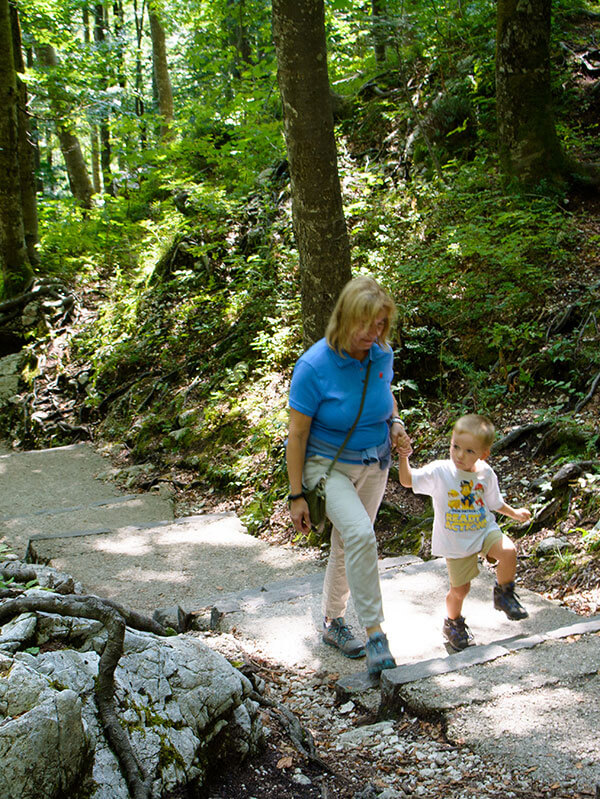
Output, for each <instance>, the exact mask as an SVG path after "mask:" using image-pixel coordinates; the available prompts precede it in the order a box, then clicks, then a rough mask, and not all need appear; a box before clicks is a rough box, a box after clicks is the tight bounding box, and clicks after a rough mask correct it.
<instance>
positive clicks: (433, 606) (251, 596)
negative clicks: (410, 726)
mask: <svg viewBox="0 0 600 799" xmlns="http://www.w3.org/2000/svg"><path fill="white" fill-rule="evenodd" d="M379 568H380V579H381V589H382V595H383V608H384V613H385V622H384V629H385V631H386V633H387V636H388V639H389V642H390V648H391V650H392V654H393V655H394V657H395V658H396V662H397V663H398V664H402V665H404V666H406V664H418V663H420V662H422V661H428V660H431V659H437V658H440V659H442V660H444V661H449V662H452V659H453V658H456V657H457V655H456V654H449V651H448V649H447V648H446V645H445V642H444V640H443V638H442V634H441V629H442V623H443V619H444V615H445V604H444V599H445V596H446V593H447V590H448V587H447V574H446V565H445V562H444V560H443V559H442V558H439V559H435V560H431V561H427V562H423V561H420V560H419V559H418V558H410V557H409V558H405V559H404V558H393V559H384V560H382V561H380V564H379ZM322 580H323V578H322V575H321V576H319V578H317V577H315V578H312V579H311V580H299V581H298V583H297V586H298V590H296V592H295V593H293V592H291V590H290V586H289V585H288V586H287V590H288V591H289V595H288V596H285V595H282V596H281V597H280V598H279V599H277V600H276V601H271V599H270V598H269V597H270V594H271V590H270V586H268V585H267V586H265V588H266V589H267V591H255V592H251V591H246V592H245V593H244V594H243V595H240V596H228V597H226V596H223V597H221V598H219V599H218V600H217V601H216V602H215V603H214V606H215V608H216V610H217V611H218V612H219V614H220V616H221V627H222V629H224V630H228V629H231V628H233V627H235V629H236V632H237V634H241V635H244V636H245V637H246V638H247V639H248V640H249V641H254V642H255V644H256V646H257V647H258V648H260V649H262V650H263V651H264V652H268V653H269V656H270V657H271V658H272V659H275V660H276V661H279V662H280V663H282V664H285V665H286V666H289V667H294V666H297V665H299V664H305V665H307V666H310V667H311V668H315V669H326V670H328V671H329V672H333V673H337V674H338V675H339V677H340V682H341V685H342V687H343V689H344V691H345V692H347V693H351V692H352V691H356V692H362V691H363V690H365V688H368V687H369V686H371V682H370V680H369V679H368V675H367V673H366V671H365V668H366V667H365V661H364V659H361V660H349V659H348V658H345V657H343V656H342V655H341V654H340V653H339V652H338V651H337V650H335V649H333V648H332V647H329V646H326V645H325V644H323V643H322V641H321V637H320V630H321V625H322V611H321V590H322ZM493 585H494V575H493V573H491V572H490V571H487V570H483V569H482V572H481V574H480V575H479V576H478V577H477V578H476V579H475V580H474V581H473V583H472V588H471V593H470V594H469V596H468V597H467V599H466V601H465V615H466V618H467V620H468V623H469V626H470V627H471V630H472V631H473V633H474V635H475V639H476V641H477V642H478V643H479V644H482V645H486V646H488V645H494V644H495V642H498V641H505V640H507V639H510V638H513V637H514V636H521V635H526V636H532V635H536V634H538V633H545V632H547V631H548V630H552V629H556V628H557V627H562V626H565V625H568V624H571V623H572V622H574V621H576V620H577V619H578V617H577V616H576V615H575V614H574V613H572V612H571V611H569V610H567V609H566V608H563V607H560V606H558V605H557V604H555V603H553V602H550V601H548V600H545V599H544V598H542V597H540V596H538V595H537V594H534V593H533V592H530V591H526V590H525V589H519V594H520V596H521V599H522V601H523V603H524V604H525V606H526V607H527V608H528V610H529V614H530V616H529V618H528V619H525V620H524V621H522V622H513V621H509V620H508V619H507V618H506V616H505V615H504V614H503V613H499V612H498V611H496V610H494V608H493V606H492V591H493ZM278 592H279V589H278V590H277V591H274V592H273V597H274V598H276V597H277V596H278ZM346 618H347V621H348V622H349V623H350V624H351V626H352V628H353V629H354V631H355V632H356V633H357V634H358V635H361V636H362V635H364V630H361V628H360V625H359V623H358V620H357V618H356V614H355V612H354V609H353V607H352V604H350V606H349V609H348V613H347V617H346ZM351 678H352V679H351Z"/></svg>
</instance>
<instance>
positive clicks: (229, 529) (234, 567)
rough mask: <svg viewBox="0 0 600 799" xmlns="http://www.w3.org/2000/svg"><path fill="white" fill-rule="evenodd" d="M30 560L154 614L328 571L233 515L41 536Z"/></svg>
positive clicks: (308, 555)
mask: <svg viewBox="0 0 600 799" xmlns="http://www.w3.org/2000/svg"><path fill="white" fill-rule="evenodd" d="M32 557H33V558H34V559H35V560H38V561H40V562H43V563H48V564H49V565H51V566H54V567H55V568H56V569H59V570H60V571H63V572H67V573H68V574H71V575H72V576H73V577H74V578H75V579H76V580H78V581H79V582H81V583H82V585H83V587H84V590H85V591H87V592H89V593H93V594H99V595H101V596H105V597H108V598H109V599H114V600H116V601H118V602H120V603H122V604H123V605H126V606H128V607H130V608H132V609H134V610H137V611H139V612H143V613H147V614H150V615H151V614H152V612H153V611H154V610H155V609H156V608H159V607H171V606H173V605H180V606H181V607H182V608H183V609H184V610H185V611H186V612H192V611H195V610H199V609H202V608H206V606H207V605H209V604H210V603H211V602H213V601H214V600H215V598H218V597H219V596H220V595H222V594H225V593H228V592H236V591H238V592H239V591H242V590H248V589H254V590H256V591H260V589H261V587H263V586H265V585H266V584H268V583H273V582H277V581H281V580H282V579H283V578H286V577H287V576H288V575H290V574H294V575H296V577H300V576H303V575H310V574H314V573H315V572H320V573H321V574H322V573H323V569H324V567H323V564H322V562H321V561H320V559H318V558H317V557H316V556H315V555H314V553H310V552H307V551H303V550H299V549H297V548H295V547H291V546H289V547H272V546H269V545H268V544H267V543H265V542H264V541H260V540H258V539H257V538H254V537H253V536H251V535H248V533H247V532H246V531H245V528H244V526H243V524H242V523H241V521H240V520H239V518H238V517H237V516H236V515H235V514H233V513H218V514H201V515H197V516H187V517H184V518H180V519H176V520H175V521H173V522H160V523H148V524H144V525H127V526H123V527H121V528H119V529H116V530H114V531H112V532H107V531H106V530H105V529H102V528H100V529H98V530H88V531H77V530H73V531H68V532H67V531H65V532H64V533H63V534H62V535H60V536H52V537H43V538H37V539H35V540H34V541H33V542H32Z"/></svg>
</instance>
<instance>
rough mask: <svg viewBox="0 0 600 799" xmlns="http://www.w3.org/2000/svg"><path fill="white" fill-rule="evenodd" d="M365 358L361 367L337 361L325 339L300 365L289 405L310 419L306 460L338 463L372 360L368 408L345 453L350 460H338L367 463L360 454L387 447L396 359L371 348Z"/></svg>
mask: <svg viewBox="0 0 600 799" xmlns="http://www.w3.org/2000/svg"><path fill="white" fill-rule="evenodd" d="M367 358H368V359H367ZM367 358H365V360H364V361H363V362H362V363H361V361H358V360H357V359H356V358H351V357H350V356H349V355H348V354H347V353H345V352H344V354H343V356H342V355H338V353H337V352H335V350H333V349H331V347H330V346H329V345H328V344H327V341H326V339H324V338H322V339H320V340H319V341H317V342H316V344H313V346H312V347H311V348H310V349H309V350H307V351H306V352H305V353H304V354H303V355H302V356H300V358H299V359H298V361H297V363H296V366H295V367H294V373H293V375H292V383H291V386H290V399H289V404H290V408H293V409H294V410H296V411H299V412H300V413H303V414H305V415H306V416H310V417H311V418H312V424H311V428H310V438H309V443H308V447H307V455H311V454H320V455H325V456H326V457H330V458H332V459H333V457H335V453H336V452H337V449H338V448H339V447H340V445H341V444H342V442H343V441H344V438H345V437H346V434H347V433H348V430H349V429H350V428H351V427H352V424H353V422H354V420H355V419H356V416H357V414H358V409H359V407H360V400H361V396H362V391H363V386H364V379H365V373H366V370H367V363H368V360H370V361H371V362H372V365H371V371H370V373H369V385H368V386H367V393H366V396H365V404H364V406H363V410H362V413H361V416H360V419H359V421H358V424H357V426H356V428H355V430H354V432H353V433H352V436H351V438H350V441H349V442H348V444H347V445H346V448H345V450H344V454H346V455H349V456H350V457H344V454H342V455H341V456H340V460H341V461H345V462H349V463H354V462H362V461H364V460H365V458H364V457H360V454H359V453H360V451H365V450H371V451H373V450H377V449H380V448H382V447H387V444H388V439H389V429H388V425H387V420H388V419H389V418H390V416H391V415H392V413H393V410H394V402H393V397H392V391H391V384H392V377H393V355H392V352H391V350H385V349H382V348H381V347H380V346H379V345H378V344H373V346H372V347H371V349H370V350H369V353H368V356H367ZM320 442H322V444H323V445H324V446H323V445H322V446H320ZM350 450H352V451H353V452H351V453H350V452H349V451H350ZM375 459H377V458H375Z"/></svg>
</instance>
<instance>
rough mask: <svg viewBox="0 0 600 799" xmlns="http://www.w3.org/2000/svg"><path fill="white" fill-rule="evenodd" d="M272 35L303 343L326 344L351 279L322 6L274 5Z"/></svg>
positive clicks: (310, 0)
mask: <svg viewBox="0 0 600 799" xmlns="http://www.w3.org/2000/svg"><path fill="white" fill-rule="evenodd" d="M273 34H274V40H275V49H276V53H277V65H278V80H279V89H280V92H281V98H282V103H283V119H284V133H285V141H286V145H287V153H288V160H289V165H290V175H291V187H292V217H293V224H294V235H295V239H296V245H297V247H298V254H299V257H300V274H301V297H302V318H303V322H304V343H305V345H309V344H311V343H313V342H314V341H316V340H317V339H319V338H320V337H321V336H322V335H323V333H324V331H325V326H326V324H327V320H328V318H329V315H330V313H331V311H332V309H333V305H334V303H335V300H336V299H337V296H338V294H339V292H340V290H341V288H342V287H343V285H344V284H345V283H346V282H347V281H348V280H349V279H350V277H351V271H350V244H349V241H348V231H347V229H346V220H345V218H344V211H343V207H342V196H341V189H340V180H339V175H338V169H337V152H336V145H335V136H334V129H333V112H332V108H331V96H330V91H329V78H328V75H327V52H326V44H325V20H324V8H323V0H303V2H298V0H273Z"/></svg>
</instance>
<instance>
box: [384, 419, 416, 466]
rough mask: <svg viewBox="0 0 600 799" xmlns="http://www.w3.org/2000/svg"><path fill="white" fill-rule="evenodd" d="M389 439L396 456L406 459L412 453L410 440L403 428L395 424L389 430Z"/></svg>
mask: <svg viewBox="0 0 600 799" xmlns="http://www.w3.org/2000/svg"><path fill="white" fill-rule="evenodd" d="M390 439H391V441H392V446H393V447H394V448H395V449H396V451H397V452H398V454H399V455H400V456H401V457H403V458H408V457H409V455H411V453H412V451H413V450H412V446H411V443H410V438H409V437H408V435H407V433H406V430H405V429H404V427H403V426H402V425H401V424H399V423H397V422H395V423H394V424H393V425H392V428H391V430H390Z"/></svg>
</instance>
